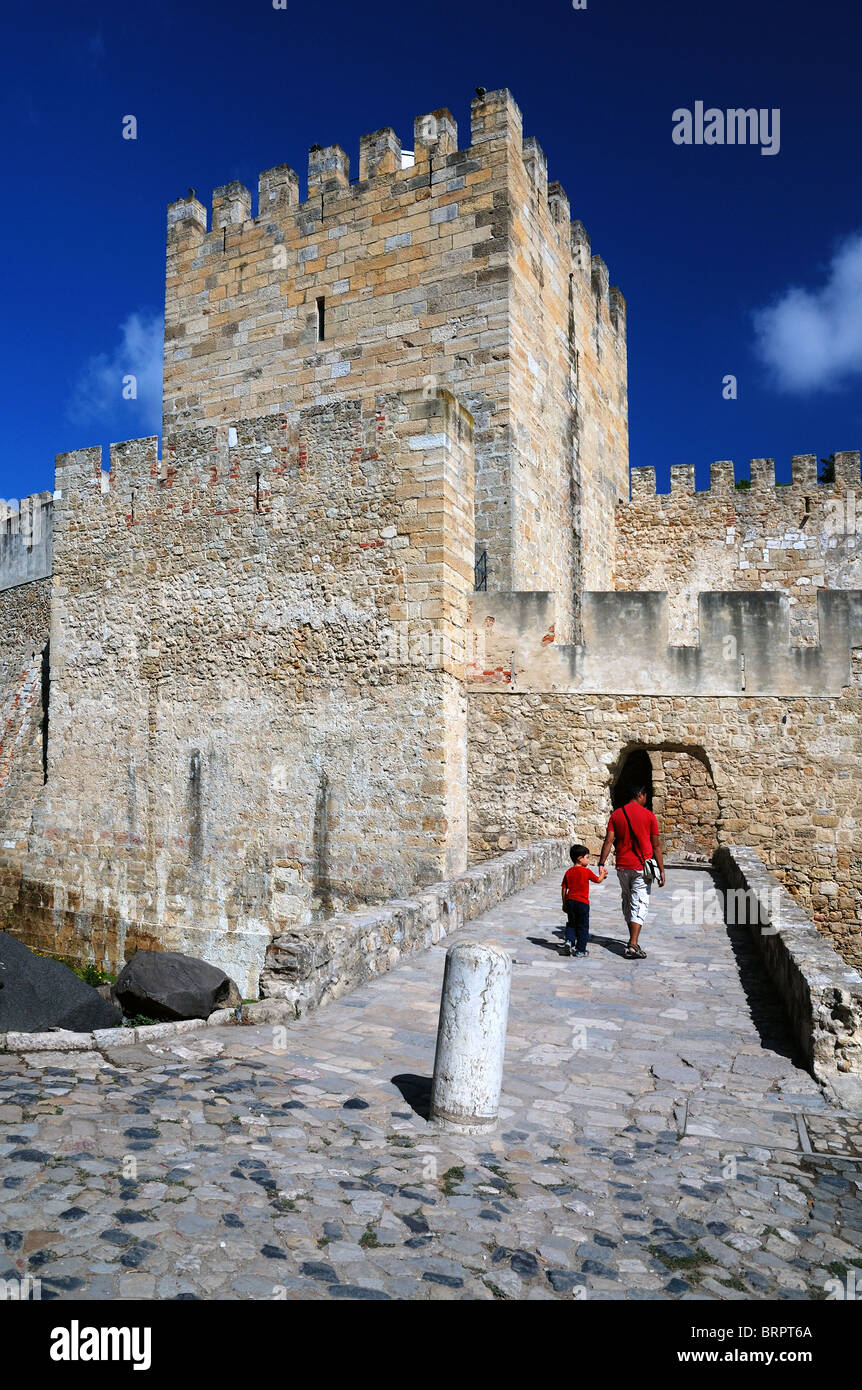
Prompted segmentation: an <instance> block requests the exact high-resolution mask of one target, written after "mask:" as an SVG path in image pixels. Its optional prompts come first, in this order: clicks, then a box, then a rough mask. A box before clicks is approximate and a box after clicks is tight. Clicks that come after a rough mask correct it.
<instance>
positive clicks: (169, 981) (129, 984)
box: [114, 951, 242, 1023]
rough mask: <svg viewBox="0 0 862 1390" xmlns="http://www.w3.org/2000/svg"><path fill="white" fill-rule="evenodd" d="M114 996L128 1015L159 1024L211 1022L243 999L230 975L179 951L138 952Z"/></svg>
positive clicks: (123, 969) (127, 965)
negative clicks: (142, 1016) (217, 1012)
mask: <svg viewBox="0 0 862 1390" xmlns="http://www.w3.org/2000/svg"><path fill="white" fill-rule="evenodd" d="M114 996H115V998H116V999H117V1001H118V1003H119V1004H120V1007H121V1008H122V1010H123V1012H124V1013H126V1014H132V1015H134V1014H146V1015H147V1017H148V1018H157V1019H159V1020H160V1022H164V1023H171V1022H173V1020H174V1019H178V1018H209V1016H210V1014H211V1013H213V1012H214V1011H215V1010H216V1009H234V1008H236V1007H237V1005H238V1004H241V1003H242V996H241V995H240V992H239V990H238V989H237V987H236V985H235V984H234V982H233V980H232V979H231V978H230V976H229V975H226V974H225V973H224V971H223V970H219V969H218V967H217V966H215V965H209V964H208V963H207V962H206V961H205V960H197V959H196V958H195V957H194V956H184V955H181V953H180V952H179V951H136V953H135V954H134V955H133V956H132V958H131V960H129V961H127V962H126V964H125V965H124V966H123V968H122V970H121V971H120V973H119V975H118V976H117V981H116V984H115V985H114Z"/></svg>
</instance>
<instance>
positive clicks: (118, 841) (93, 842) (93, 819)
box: [7, 393, 473, 993]
mask: <svg viewBox="0 0 862 1390" xmlns="http://www.w3.org/2000/svg"><path fill="white" fill-rule="evenodd" d="M470 432H471V422H470V418H469V416H468V415H467V413H466V412H465V411H463V410H462V409H461V407H460V406H458V405H457V403H456V402H455V401H454V400H453V399H452V398H451V397H450V396H448V395H447V394H446V393H439V394H436V395H435V396H434V398H433V399H431V400H426V399H424V398H423V396H422V393H416V394H415V395H414V396H412V397H411V396H409V395H408V396H406V397H405V398H398V399H396V398H383V397H377V398H371V399H368V398H366V399H365V400H363V401H353V402H345V401H337V402H333V403H331V404H329V405H327V406H321V407H315V408H310V409H308V410H305V411H303V412H300V413H298V414H297V415H294V416H292V417H287V416H279V415H276V416H270V417H261V418H259V419H257V420H255V421H252V422H245V423H240V424H238V425H237V426H235V427H229V428H228V429H225V430H223V431H222V430H214V429H213V428H211V427H210V428H202V429H198V430H194V429H190V430H187V431H184V432H183V434H182V438H180V437H177V441H176V443H175V444H174V445H173V446H172V447H173V452H172V453H169V454H166V455H165V457H164V458H163V459H162V460H159V459H158V457H157V455H156V450H155V441H154V440H143V441H133V442H131V443H129V444H126V445H121V446H117V447H116V448H115V449H114V450H112V457H111V472H110V475H108V474H105V473H103V472H102V469H101V454H100V451H99V450H85V451H81V452H80V453H77V454H70V455H66V456H61V458H60V459H59V460H58V469H57V487H58V489H59V491H60V494H61V496H60V500H58V501H57V502H56V503H55V517H54V523H55V526H54V529H55V535H54V581H53V582H54V589H53V611H52V639H51V696H50V721H49V731H50V736H49V747H48V779H47V783H46V784H45V786H44V788H43V789H42V794H41V796H40V797H39V799H38V802H37V804H36V806H35V809H34V814H33V824H32V829H31V833H30V850H29V854H28V856H27V860H26V864H25V865H24V868H23V877H22V879H21V884H20V898H19V908H18V913H17V917H16V926H15V931H16V934H17V935H18V936H19V937H20V938H21V939H22V940H24V941H26V942H27V943H28V944H32V945H45V944H48V943H50V944H51V947H52V949H55V950H61V951H65V952H67V953H69V954H78V955H83V956H84V957H86V956H88V955H90V956H94V957H95V958H96V959H97V960H103V961H105V962H107V963H110V964H113V965H114V966H116V965H117V964H118V963H119V962H121V961H122V959H123V958H124V956H125V955H126V954H127V953H128V951H129V950H131V949H133V948H134V947H135V946H147V945H149V946H152V945H154V944H158V946H160V947H161V948H163V949H171V948H173V949H180V950H187V951H189V952H190V953H191V954H195V955H202V956H204V957H206V958H207V959H210V960H213V961H214V962H216V963H218V964H220V965H222V966H223V967H224V968H225V969H228V970H229V973H231V974H233V975H234V976H235V978H236V979H237V980H238V982H239V983H240V985H241V987H242V988H243V990H244V992H246V993H249V992H254V991H255V990H256V985H257V975H258V973H259V970H260V968H261V967H262V965H263V959H264V956H265V951H266V946H267V944H268V942H269V940H270V938H271V936H272V935H273V934H276V933H278V932H280V931H281V932H283V931H284V930H286V929H288V928H289V927H292V926H296V925H301V924H302V923H303V922H308V921H310V920H311V919H312V917H313V916H314V915H315V913H318V914H319V913H321V912H325V911H327V910H329V909H331V908H333V907H338V906H339V905H340V904H343V903H347V902H351V901H363V900H367V899H370V900H380V899H383V898H386V897H389V896H392V895H393V894H397V893H400V892H405V891H406V890H408V889H409V888H411V887H412V886H414V885H416V884H417V883H423V882H429V881H432V880H438V879H440V878H447V877H451V876H453V875H454V874H456V873H458V872H460V871H462V870H463V869H464V867H465V865H466V801H465V781H466V775H465V760H466V747H465V714H464V701H463V694H462V690H461V685H460V680H459V677H460V676H461V675H462V674H463V672H462V670H460V669H459V667H458V666H457V664H456V661H455V660H454V659H453V658H452V657H451V655H450V653H451V652H457V650H458V649H459V642H458V641H457V640H455V638H456V637H457V634H458V632H459V630H460V629H461V628H462V627H463V623H464V621H465V611H466V602H467V596H468V594H469V592H470V590H471V588H472V580H473V525H472V501H473V455H472V446H471V442H470ZM404 625H407V627H409V634H410V640H411V642H412V643H413V646H412V647H411V646H410V644H409V643H408V644H407V645H408V650H407V656H406V659H405V656H404V654H403V653H402V652H401V651H400V650H399V649H398V646H397V644H396V645H395V647H393V640H392V635H393V632H395V633H399V632H401V631H402V630H406V629H405V627H404ZM460 645H463V643H462V642H461V644H460ZM428 650H431V651H432V652H433V654H434V659H433V660H432V661H427V660H426V656H425V653H426V652H427V651H428ZM411 656H412V659H411ZM7 871H8V872H7V881H8V873H9V872H11V869H10V868H9V866H8V865H7Z"/></svg>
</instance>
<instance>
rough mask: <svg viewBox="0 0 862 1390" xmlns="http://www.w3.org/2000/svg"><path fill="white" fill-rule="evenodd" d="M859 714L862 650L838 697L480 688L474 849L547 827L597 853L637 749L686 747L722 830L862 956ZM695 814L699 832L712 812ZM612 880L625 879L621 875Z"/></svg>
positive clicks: (474, 718) (720, 835) (473, 774)
mask: <svg viewBox="0 0 862 1390" xmlns="http://www.w3.org/2000/svg"><path fill="white" fill-rule="evenodd" d="M860 720H862V653H859V652H856V653H854V657H853V681H852V684H851V685H849V686H848V687H847V688H846V689H845V690H844V691H843V692H842V694H841V695H840V696H839V697H837V698H836V697H827V696H824V697H822V698H820V699H817V698H812V697H807V698H804V699H802V698H800V699H789V700H788V699H778V698H775V697H768V696H766V697H747V696H735V697H730V696H726V697H719V698H708V697H697V698H693V697H688V698H684V699H682V698H672V697H670V696H662V695H652V696H644V695H637V696H629V697H625V696H619V695H613V694H605V695H591V696H589V698H585V697H584V696H582V695H577V694H568V693H559V692H553V691H551V692H543V693H523V694H519V693H517V692H512V691H505V692H504V691H500V692H497V693H486V692H471V693H470V696H469V763H468V780H469V789H470V850H471V855H472V856H473V858H474V859H475V860H478V859H481V858H484V857H487V856H490V855H494V854H498V853H499V852H500V851H501V850H509V849H511V848H512V847H514V846H517V845H521V844H528V843H530V842H531V841H532V840H535V839H536V838H537V836H538V834H539V831H541V833H542V834H543V835H546V836H551V837H554V838H570V839H571V840H572V841H575V840H578V841H581V842H582V843H583V844H586V845H588V846H589V848H590V849H591V850H592V851H593V852H594V853H597V852H598V850H599V848H600V846H601V842H602V838H603V836H604V831H605V827H606V825H607V820H608V816H609V814H610V810H611V789H612V787H613V786H614V783H615V781H616V777H617V775H618V774H619V771H620V770H621V769H622V767H623V765H624V763H625V761H626V758H627V757H628V755H629V754H630V753H631V752H632V751H633V750H634V749H636V748H645V749H647V750H650V751H651V752H652V751H661V752H662V753H663V755H665V756H668V755H670V754H676V755H679V754H685V753H688V754H689V755H690V756H696V757H698V758H700V759H701V761H702V762H703V763H704V765H705V767H706V768H708V771H709V777H710V778H711V780H712V781H713V783H714V785H715V789H716V795H717V800H718V823H717V825H716V826H715V843H716V844H719V845H722V844H732V843H739V842H744V843H745V844H746V845H748V846H749V847H750V848H751V849H753V850H755V851H756V853H757V854H758V855H760V857H761V859H762V860H763V862H764V863H765V864H767V865H768V867H769V869H770V871H771V872H772V873H774V874H775V875H776V877H777V878H779V879H780V881H781V882H782V883H783V884H784V886H785V887H786V888H788V889H789V891H790V892H791V893H792V895H793V896H794V897H795V898H796V899H797V900H798V901H799V903H800V904H801V906H803V907H804V908H805V910H806V911H807V912H809V913H810V914H811V916H812V917H813V918H814V920H815V922H816V923H817V925H818V927H819V928H820V930H821V931H823V932H824V933H826V934H827V935H829V936H830V937H831V938H832V940H833V941H834V944H835V946H836V948H837V949H838V950H839V951H840V952H841V954H842V955H843V957H844V959H845V960H847V961H849V962H850V963H851V964H854V965H859V964H860V963H862V837H860V834H859V808H860V806H862V760H860V757H859V727H860ZM660 809H662V808H660ZM664 813H665V814H666V813H667V807H665V808H664ZM694 819H695V822H696V825H697V829H698V833H699V834H701V835H702V834H703V832H704V829H705V827H704V823H703V817H702V816H701V815H700V814H699V813H696V815H695V817H694ZM596 891H599V890H596ZM604 891H607V892H615V891H617V890H616V888H615V881H614V879H613V877H612V878H611V881H610V887H609V888H608V889H605V890H604Z"/></svg>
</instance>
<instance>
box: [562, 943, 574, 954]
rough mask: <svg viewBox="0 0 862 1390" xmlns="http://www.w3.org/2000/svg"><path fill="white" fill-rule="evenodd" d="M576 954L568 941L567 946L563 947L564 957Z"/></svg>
mask: <svg viewBox="0 0 862 1390" xmlns="http://www.w3.org/2000/svg"><path fill="white" fill-rule="evenodd" d="M574 954H575V953H574V951H573V950H572V948H571V946H570V945H569V943H568V941H567V942H566V944H565V946H564V947H563V955H564V956H573V955H574Z"/></svg>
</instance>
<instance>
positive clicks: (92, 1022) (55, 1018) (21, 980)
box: [0, 932, 123, 1033]
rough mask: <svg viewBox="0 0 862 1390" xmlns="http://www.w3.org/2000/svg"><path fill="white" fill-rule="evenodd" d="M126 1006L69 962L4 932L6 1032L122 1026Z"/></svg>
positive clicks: (0, 950)
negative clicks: (105, 994) (34, 949)
mask: <svg viewBox="0 0 862 1390" xmlns="http://www.w3.org/2000/svg"><path fill="white" fill-rule="evenodd" d="M122 1021H123V1015H122V1014H121V1013H120V1010H119V1009H118V1008H117V1007H116V1006H115V1005H114V1004H111V1003H110V1002H109V1001H108V1000H107V999H103V998H102V997H101V995H100V994H99V993H98V991H97V990H95V989H93V987H92V985H88V984H85V983H84V981H83V980H80V979H79V978H78V976H77V975H76V974H75V973H74V971H72V970H70V969H69V967H68V966H66V965H61V964H60V962H59V961H57V960H46V959H44V958H43V957H42V956H37V955H34V954H33V952H32V951H30V950H28V948H27V947H26V946H24V945H22V943H21V942H20V941H17V940H16V939H15V937H14V936H9V935H8V933H7V932H0V1033H6V1032H9V1033H43V1032H47V1031H48V1030H49V1029H51V1028H65V1029H68V1030H69V1031H71V1032H74V1033H91V1032H92V1031H93V1029H94V1028H117V1027H119V1025H120V1024H121V1023H122Z"/></svg>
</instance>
